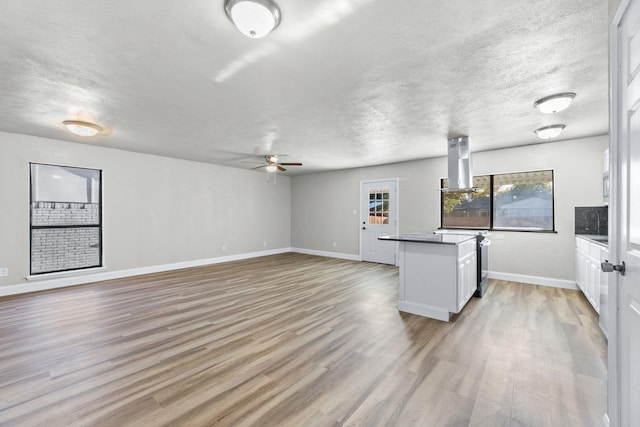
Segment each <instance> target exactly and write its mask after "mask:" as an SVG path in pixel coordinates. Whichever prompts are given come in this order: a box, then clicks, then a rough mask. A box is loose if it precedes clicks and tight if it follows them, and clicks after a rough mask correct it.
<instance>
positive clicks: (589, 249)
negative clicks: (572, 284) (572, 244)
mask: <svg viewBox="0 0 640 427" xmlns="http://www.w3.org/2000/svg"><path fill="white" fill-rule="evenodd" d="M608 256H609V250H608V249H607V248H606V247H604V246H602V245H600V244H599V243H595V242H592V241H590V240H588V239H585V238H582V237H577V236H576V253H575V270H576V284H577V285H578V287H579V288H580V290H581V291H582V292H583V293H584V295H585V296H586V297H587V300H588V301H589V303H590V304H591V305H592V306H593V308H594V309H595V310H596V312H598V313H599V312H600V288H601V287H602V286H603V285H604V284H605V283H606V282H605V281H606V280H607V276H606V275H605V273H603V272H602V270H601V268H600V263H601V262H603V261H604V260H605V259H607V258H608ZM603 282H604V283H603Z"/></svg>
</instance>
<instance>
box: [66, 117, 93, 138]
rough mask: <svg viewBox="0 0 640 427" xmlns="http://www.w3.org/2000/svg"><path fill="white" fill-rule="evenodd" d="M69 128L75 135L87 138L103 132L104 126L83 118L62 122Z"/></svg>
mask: <svg viewBox="0 0 640 427" xmlns="http://www.w3.org/2000/svg"><path fill="white" fill-rule="evenodd" d="M62 124H63V125H65V126H66V128H67V130H68V131H69V132H71V133H72V134H74V135H77V136H81V137H83V138H87V137H90V136H95V135H97V134H98V132H102V128H101V127H100V126H98V125H97V124H95V123H89V122H83V121H81V120H65V121H64V122H62Z"/></svg>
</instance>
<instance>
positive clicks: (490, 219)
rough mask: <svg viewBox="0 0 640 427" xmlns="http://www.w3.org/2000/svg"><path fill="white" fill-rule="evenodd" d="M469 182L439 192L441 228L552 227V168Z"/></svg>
mask: <svg viewBox="0 0 640 427" xmlns="http://www.w3.org/2000/svg"><path fill="white" fill-rule="evenodd" d="M473 185H474V187H476V191H475V192H471V191H451V192H446V191H443V192H442V197H441V199H440V201H441V227H442V228H474V229H487V230H520V231H553V230H554V227H555V225H554V216H553V171H552V170H546V171H536V172H518V173H508V174H500V175H482V176H475V177H473ZM442 188H447V180H446V179H443V180H442Z"/></svg>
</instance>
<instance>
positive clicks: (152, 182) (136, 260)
mask: <svg viewBox="0 0 640 427" xmlns="http://www.w3.org/2000/svg"><path fill="white" fill-rule="evenodd" d="M29 162H42V163H50V164H59V165H65V166H78V167H86V168H95V169H102V171H103V175H102V180H103V226H104V232H103V247H104V263H105V264H104V265H105V267H106V269H105V270H106V271H118V270H127V269H135V268H141V267H149V266H158V265H164V264H173V263H179V262H186V261H194V260H203V259H209V258H215V257H221V256H231V255H235V254H247V253H254V252H260V251H265V250H266V251H268V250H275V249H281V248H289V247H290V246H291V235H290V222H291V217H290V214H291V181H290V179H289V177H286V176H282V175H281V176H279V177H278V181H277V185H273V184H269V183H267V182H266V176H265V174H264V173H260V172H256V171H247V170H242V169H237V168H228V167H223V166H215V165H210V164H205V163H198V162H190V161H185V160H176V159H169V158H164V157H158V156H151V155H145V154H138V153H131V152H126V151H121V150H114V149H108V148H101V147H95V146H91V145H86V144H77V143H71V142H64V141H58V140H52V139H44V138H38V137H33V136H27V135H18V134H11V133H4V132H0V268H1V267H7V268H8V269H9V276H8V277H0V287H2V286H10V285H13V284H18V283H22V282H24V281H25V277H26V276H27V275H28V274H29ZM264 241H266V242H267V245H266V246H264V245H263V242H264ZM223 244H224V245H226V251H222V245H223Z"/></svg>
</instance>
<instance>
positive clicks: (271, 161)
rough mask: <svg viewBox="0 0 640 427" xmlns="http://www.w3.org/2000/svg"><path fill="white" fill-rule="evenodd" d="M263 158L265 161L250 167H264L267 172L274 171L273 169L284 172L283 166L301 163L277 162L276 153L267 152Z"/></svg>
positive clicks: (299, 164)
mask: <svg viewBox="0 0 640 427" xmlns="http://www.w3.org/2000/svg"><path fill="white" fill-rule="evenodd" d="M264 160H265V162H266V163H263V164H261V165H260V166H256V167H255V168H252V169H260V168H265V169H266V170H267V172H275V171H280V172H284V171H286V170H287V169H286V168H284V167H283V166H302V163H299V162H293V163H292V162H289V163H285V162H278V160H279V158H278V155H276V154H267V155H266V156H264Z"/></svg>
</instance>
